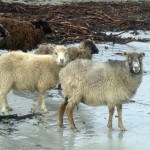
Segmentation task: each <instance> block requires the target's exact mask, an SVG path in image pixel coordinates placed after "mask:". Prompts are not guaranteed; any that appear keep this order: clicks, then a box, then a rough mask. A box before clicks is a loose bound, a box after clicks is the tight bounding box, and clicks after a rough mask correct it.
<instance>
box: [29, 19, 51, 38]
mask: <svg viewBox="0 0 150 150" xmlns="http://www.w3.org/2000/svg"><path fill="white" fill-rule="evenodd" d="M31 23H32V24H33V25H35V27H36V28H42V29H43V32H44V34H45V35H47V34H51V33H52V30H51V27H50V26H49V25H48V23H47V22H46V21H45V20H44V19H39V20H33V21H31Z"/></svg>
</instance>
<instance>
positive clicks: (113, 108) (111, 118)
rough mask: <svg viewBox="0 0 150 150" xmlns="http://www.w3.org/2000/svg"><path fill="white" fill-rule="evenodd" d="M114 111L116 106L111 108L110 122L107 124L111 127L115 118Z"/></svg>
mask: <svg viewBox="0 0 150 150" xmlns="http://www.w3.org/2000/svg"><path fill="white" fill-rule="evenodd" d="M114 111H115V107H112V108H109V119H108V124H107V127H108V128H109V129H111V128H112V120H113V115H114Z"/></svg>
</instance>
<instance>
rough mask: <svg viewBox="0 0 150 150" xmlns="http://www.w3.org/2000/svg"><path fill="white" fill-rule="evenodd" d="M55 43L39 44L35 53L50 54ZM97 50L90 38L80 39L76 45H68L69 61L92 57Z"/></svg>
mask: <svg viewBox="0 0 150 150" xmlns="http://www.w3.org/2000/svg"><path fill="white" fill-rule="evenodd" d="M55 46H56V45H53V44H44V45H40V46H39V47H38V48H37V49H36V51H35V54H52V52H53V49H54V47H55ZM98 53H99V50H98V49H97V47H96V45H95V44H94V42H93V41H91V40H89V39H88V40H84V41H82V42H81V43H80V44H79V46H78V47H74V46H71V47H68V54H69V58H70V61H72V60H75V59H77V58H82V59H92V54H98Z"/></svg>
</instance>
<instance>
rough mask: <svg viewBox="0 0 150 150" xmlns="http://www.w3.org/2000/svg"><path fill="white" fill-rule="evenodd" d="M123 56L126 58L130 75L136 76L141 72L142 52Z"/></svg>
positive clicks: (127, 53) (126, 53)
mask: <svg viewBox="0 0 150 150" xmlns="http://www.w3.org/2000/svg"><path fill="white" fill-rule="evenodd" d="M123 55H124V56H126V57H127V62H128V65H129V68H130V71H131V73H133V74H138V73H140V72H142V59H143V56H145V53H144V52H140V53H138V52H124V53H123Z"/></svg>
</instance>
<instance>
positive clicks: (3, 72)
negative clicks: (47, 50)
mask: <svg viewBox="0 0 150 150" xmlns="http://www.w3.org/2000/svg"><path fill="white" fill-rule="evenodd" d="M68 62H69V57H68V54H67V49H66V47H65V46H63V45H62V46H56V48H55V51H54V53H53V55H35V54H29V53H23V52H14V51H12V52H8V53H6V54H3V55H2V56H1V57H0V104H1V108H2V113H3V114H4V115H8V111H7V110H12V109H11V107H10V106H9V105H8V103H7V99H6V95H7V93H8V92H9V91H10V90H11V89H14V90H16V91H25V92H34V91H37V92H39V98H38V100H37V101H36V102H35V104H34V105H33V107H32V109H31V111H32V113H34V112H35V111H36V108H37V107H38V105H39V103H41V109H42V110H43V112H44V113H46V112H47V109H46V107H45V93H46V91H47V90H48V89H52V88H54V87H55V86H56V85H57V82H58V79H59V71H60V69H61V68H62V67H63V66H64V65H66V64H67V63H68Z"/></svg>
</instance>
